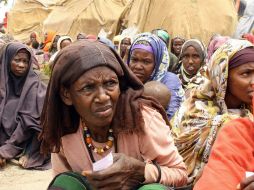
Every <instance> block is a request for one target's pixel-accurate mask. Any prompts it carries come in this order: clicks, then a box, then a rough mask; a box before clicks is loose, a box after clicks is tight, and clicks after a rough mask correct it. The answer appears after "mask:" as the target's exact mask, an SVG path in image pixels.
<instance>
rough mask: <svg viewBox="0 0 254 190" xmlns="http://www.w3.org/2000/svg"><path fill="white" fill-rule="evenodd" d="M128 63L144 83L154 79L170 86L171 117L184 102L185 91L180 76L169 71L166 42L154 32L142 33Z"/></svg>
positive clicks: (132, 48) (169, 108)
mask: <svg viewBox="0 0 254 190" xmlns="http://www.w3.org/2000/svg"><path fill="white" fill-rule="evenodd" d="M127 64H128V65H129V67H130V69H131V70H132V71H133V73H134V74H135V75H136V76H137V77H138V78H139V80H140V81H141V82H142V83H143V84H145V83H146V82H148V81H153V80H154V81H159V82H161V83H163V84H165V85H166V86H167V87H168V89H169V90H170V92H171V101H170V103H169V105H168V107H167V110H166V111H167V115H168V118H169V119H171V118H172V117H173V115H174V113H175V112H176V110H177V109H178V108H179V106H180V104H181V102H182V99H183V94H184V91H183V89H182V86H181V82H180V80H179V78H178V77H177V76H176V75H175V74H174V73H171V72H168V67H169V56H168V50H167V47H166V45H165V43H164V42H163V41H162V40H161V39H160V38H158V37H157V36H155V35H153V34H150V33H143V34H140V35H139V36H138V37H137V38H136V39H135V41H134V42H133V44H132V45H131V47H130V51H129V56H128V61H127Z"/></svg>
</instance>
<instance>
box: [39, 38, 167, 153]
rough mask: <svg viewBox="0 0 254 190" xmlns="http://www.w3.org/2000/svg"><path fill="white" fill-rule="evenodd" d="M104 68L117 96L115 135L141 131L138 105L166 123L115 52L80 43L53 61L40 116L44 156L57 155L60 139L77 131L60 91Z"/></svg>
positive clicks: (92, 43)
mask: <svg viewBox="0 0 254 190" xmlns="http://www.w3.org/2000/svg"><path fill="white" fill-rule="evenodd" d="M98 66H106V67H109V68H110V69H112V70H113V71H114V72H115V73H116V74H117V76H118V79H119V84H120V90H121V94H120V96H119V100H118V103H117V107H116V113H115V116H114V118H113V121H112V128H113V129H114V132H115V133H116V135H117V134H118V133H121V132H134V131H140V132H142V131H143V124H144V122H143V118H142V114H141V109H142V104H145V105H147V106H150V107H152V108H154V109H157V110H158V111H159V112H160V113H161V114H162V116H163V118H164V119H165V121H166V122H167V116H166V113H165V111H164V110H163V108H162V106H161V105H160V104H159V103H157V101H155V100H154V99H152V98H148V97H143V96H142V94H143V85H142V83H141V82H140V81H139V80H138V78H137V77H136V76H135V75H134V74H133V73H132V72H131V71H130V70H129V68H128V67H127V65H126V64H124V63H123V61H122V59H121V58H120V56H119V55H118V54H117V52H116V51H115V50H114V49H112V48H110V47H108V46H107V45H105V44H103V43H101V42H99V41H90V40H82V41H77V42H74V43H72V44H71V45H69V46H67V47H66V48H64V49H62V50H61V51H60V52H59V54H58V55H57V57H56V58H55V61H54V66H53V71H52V75H51V79H50V82H49V85H48V90H47V95H46V100H45V103H44V107H43V113H42V126H43V131H42V134H41V138H42V140H43V146H42V149H43V151H44V152H48V151H53V152H58V151H59V148H60V138H61V137H62V136H64V135H66V134H70V133H74V132H76V131H77V129H78V126H79V122H80V116H79V115H78V113H77V112H76V111H75V108H74V107H73V106H67V105H66V104H64V102H63V101H62V99H61V97H60V88H61V87H65V88H69V87H70V86H71V85H72V84H73V83H74V82H75V81H76V80H77V79H78V78H79V77H80V76H81V75H82V74H84V73H85V72H86V71H88V70H89V69H92V68H95V67H98Z"/></svg>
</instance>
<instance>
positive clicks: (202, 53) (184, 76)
mask: <svg viewBox="0 0 254 190" xmlns="http://www.w3.org/2000/svg"><path fill="white" fill-rule="evenodd" d="M190 46H192V47H194V48H195V50H196V51H197V52H198V55H199V57H200V59H201V66H200V68H199V70H200V69H201V68H202V66H203V65H204V64H205V58H206V49H205V46H204V44H203V43H202V42H201V41H199V40H198V39H190V40H187V41H186V42H184V44H183V46H182V49H181V53H180V55H179V57H180V62H182V58H183V56H184V52H185V50H186V49H187V48H188V47H190ZM199 70H198V71H197V73H198V72H199ZM179 73H180V74H179V78H180V79H181V80H182V84H183V86H184V87H187V85H188V83H189V82H190V80H191V79H192V78H193V77H194V76H195V75H190V74H189V73H188V72H187V71H186V70H185V68H184V66H183V64H181V67H180V72H179ZM197 73H196V74H197Z"/></svg>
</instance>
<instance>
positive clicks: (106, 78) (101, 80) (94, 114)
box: [68, 66, 120, 128]
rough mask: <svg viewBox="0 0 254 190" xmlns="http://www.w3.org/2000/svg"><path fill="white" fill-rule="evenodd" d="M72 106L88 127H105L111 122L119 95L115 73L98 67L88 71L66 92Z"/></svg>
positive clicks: (106, 68)
mask: <svg viewBox="0 0 254 190" xmlns="http://www.w3.org/2000/svg"><path fill="white" fill-rule="evenodd" d="M68 94H69V98H70V103H69V104H70V105H73V106H74V107H75V109H76V110H77V112H78V113H79V115H80V116H81V117H82V119H83V120H84V121H85V124H86V125H87V126H88V127H93V128H94V127H105V126H109V125H110V124H111V122H112V119H113V117H114V114H115V111H116V105H117V102H118V98H119V95H120V87H119V81H118V77H117V75H116V73H115V72H114V71H113V70H111V69H110V68H108V67H105V66H100V67H95V68H93V69H91V70H88V71H87V72H85V73H84V74H83V75H81V76H80V78H79V79H78V80H77V81H76V82H74V83H73V84H72V86H71V87H70V89H69V90H68Z"/></svg>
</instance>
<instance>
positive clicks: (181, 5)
mask: <svg viewBox="0 0 254 190" xmlns="http://www.w3.org/2000/svg"><path fill="white" fill-rule="evenodd" d="M8 20H9V25H8V31H9V32H10V33H11V34H13V35H14V36H15V38H17V39H19V40H25V39H27V38H28V36H29V34H30V33H31V32H32V31H37V32H38V33H40V34H41V33H42V31H47V30H54V31H56V32H57V33H58V34H60V35H63V34H67V35H70V36H72V37H73V38H74V39H75V37H76V35H77V34H78V33H79V32H84V33H87V34H98V33H99V31H100V30H101V29H104V30H105V31H106V33H107V36H108V37H109V38H112V37H113V36H114V35H116V34H118V33H119V32H120V31H121V30H123V28H128V27H136V28H137V30H138V31H139V32H143V31H151V30H152V29H155V28H163V29H166V30H167V31H168V32H169V34H170V35H171V36H172V37H174V36H178V35H180V36H183V37H185V38H199V39H201V40H202V41H204V42H205V43H207V42H208V41H209V39H210V37H211V36H212V35H213V34H215V33H220V34H222V35H230V36H231V35H232V34H233V32H234V31H235V27H236V24H237V13H236V11H235V8H234V2H233V1H232V0H205V1H204V0H178V1H174V0H16V3H15V5H14V7H13V8H12V10H11V11H10V13H9V15H8Z"/></svg>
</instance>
